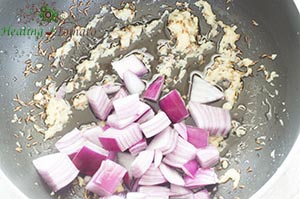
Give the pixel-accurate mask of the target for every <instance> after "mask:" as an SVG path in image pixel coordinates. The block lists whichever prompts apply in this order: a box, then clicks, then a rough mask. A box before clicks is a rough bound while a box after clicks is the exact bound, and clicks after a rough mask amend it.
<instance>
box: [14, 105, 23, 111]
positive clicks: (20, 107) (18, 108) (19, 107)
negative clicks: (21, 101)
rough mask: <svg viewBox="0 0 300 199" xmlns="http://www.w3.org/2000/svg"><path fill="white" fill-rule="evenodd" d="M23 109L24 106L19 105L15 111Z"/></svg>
mask: <svg viewBox="0 0 300 199" xmlns="http://www.w3.org/2000/svg"><path fill="white" fill-rule="evenodd" d="M21 109H22V106H17V107H15V108H14V112H16V111H19V110H21Z"/></svg>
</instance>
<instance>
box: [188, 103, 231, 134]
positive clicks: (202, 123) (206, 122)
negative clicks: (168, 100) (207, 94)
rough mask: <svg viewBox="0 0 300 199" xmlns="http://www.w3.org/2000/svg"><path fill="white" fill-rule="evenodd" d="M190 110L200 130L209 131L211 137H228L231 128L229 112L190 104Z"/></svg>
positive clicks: (198, 104)
mask: <svg viewBox="0 0 300 199" xmlns="http://www.w3.org/2000/svg"><path fill="white" fill-rule="evenodd" d="M189 110H190V113H191V116H192V118H193V120H194V121H195V123H196V125H197V126H198V127H199V128H202V129H205V130H207V131H208V132H209V133H210V135H217V136H226V135H227V134H228V132H229V130H230V128H231V117H230V113H229V111H228V110H225V109H222V108H218V107H213V106H208V105H204V104H200V103H197V102H191V101H190V102H189Z"/></svg>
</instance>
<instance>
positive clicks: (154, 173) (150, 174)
mask: <svg viewBox="0 0 300 199" xmlns="http://www.w3.org/2000/svg"><path fill="white" fill-rule="evenodd" d="M165 182H166V179H165V177H164V176H163V174H162V173H161V171H160V169H159V168H157V167H155V166H154V164H151V165H150V167H149V168H148V170H147V171H146V172H145V173H144V175H142V177H141V179H140V180H139V185H146V186H151V185H159V184H162V183H165Z"/></svg>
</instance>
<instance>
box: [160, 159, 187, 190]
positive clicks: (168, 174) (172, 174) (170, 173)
mask: <svg viewBox="0 0 300 199" xmlns="http://www.w3.org/2000/svg"><path fill="white" fill-rule="evenodd" d="M159 169H160V171H161V173H162V175H163V176H164V177H165V178H166V179H167V181H168V182H169V183H171V184H175V185H179V186H184V180H183V178H182V177H181V175H179V173H178V172H177V171H176V170H174V169H172V168H170V167H168V166H167V165H165V164H164V163H162V164H160V165H159Z"/></svg>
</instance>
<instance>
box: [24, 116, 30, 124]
mask: <svg viewBox="0 0 300 199" xmlns="http://www.w3.org/2000/svg"><path fill="white" fill-rule="evenodd" d="M29 122H30V115H27V117H26V118H25V123H26V124H28V123H29Z"/></svg>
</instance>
